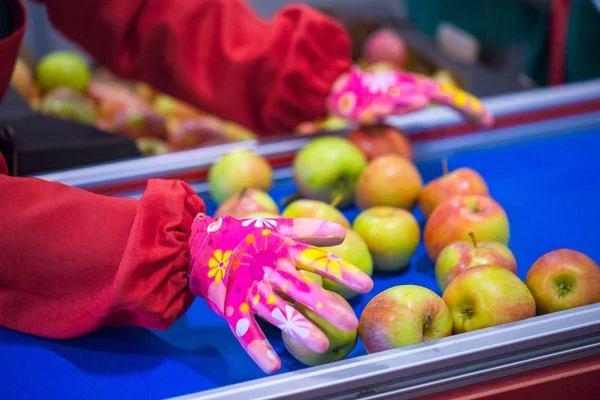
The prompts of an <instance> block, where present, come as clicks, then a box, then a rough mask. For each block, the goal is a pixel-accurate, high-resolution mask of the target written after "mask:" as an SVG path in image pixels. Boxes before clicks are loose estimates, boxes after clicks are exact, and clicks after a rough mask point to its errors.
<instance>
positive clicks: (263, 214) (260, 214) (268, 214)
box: [246, 211, 281, 219]
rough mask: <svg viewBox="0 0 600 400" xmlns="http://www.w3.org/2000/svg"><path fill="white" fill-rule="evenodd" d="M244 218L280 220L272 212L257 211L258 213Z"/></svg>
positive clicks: (278, 216)
mask: <svg viewBox="0 0 600 400" xmlns="http://www.w3.org/2000/svg"><path fill="white" fill-rule="evenodd" d="M246 218H270V219H272V218H281V216H280V215H279V214H276V213H274V212H268V211H259V212H255V213H250V214H248V215H246Z"/></svg>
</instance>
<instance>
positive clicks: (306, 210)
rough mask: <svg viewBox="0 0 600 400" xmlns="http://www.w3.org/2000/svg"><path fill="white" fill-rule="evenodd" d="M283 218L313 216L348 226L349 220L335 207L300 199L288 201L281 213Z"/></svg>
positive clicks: (316, 201)
mask: <svg viewBox="0 0 600 400" xmlns="http://www.w3.org/2000/svg"><path fill="white" fill-rule="evenodd" d="M281 215H282V216H283V217H285V218H315V219H322V220H325V221H331V222H335V223H336V224H339V225H341V226H343V227H344V228H350V222H348V220H347V219H346V217H345V216H344V214H342V213H341V212H340V211H339V210H338V209H337V208H335V207H333V206H331V205H330V204H327V203H325V202H322V201H318V200H308V199H300V200H296V201H294V202H292V203H290V204H289V205H288V206H287V207H286V208H285V209H284V210H283V212H282V213H281Z"/></svg>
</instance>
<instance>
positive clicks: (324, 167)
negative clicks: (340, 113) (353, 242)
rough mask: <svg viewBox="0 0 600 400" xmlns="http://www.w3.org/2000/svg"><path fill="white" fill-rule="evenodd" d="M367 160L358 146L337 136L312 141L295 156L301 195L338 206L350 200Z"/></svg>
mask: <svg viewBox="0 0 600 400" xmlns="http://www.w3.org/2000/svg"><path fill="white" fill-rule="evenodd" d="M366 166H367V160H366V158H365V156H364V155H363V154H362V152H361V151H360V149H358V147H356V146H354V145H353V144H352V143H350V142H349V141H347V140H346V139H343V138H340V137H334V136H332V137H322V138H318V139H315V140H313V141H311V142H310V143H309V144H308V145H306V146H305V147H304V148H303V149H302V150H300V152H298V154H297V156H296V159H295V160H294V179H295V181H296V184H297V185H298V190H299V192H300V194H301V195H302V196H303V197H306V198H309V199H314V200H321V201H325V202H328V203H329V202H331V201H333V200H334V199H336V198H341V199H342V200H341V202H340V206H342V207H343V206H346V205H349V204H351V203H352V199H353V198H354V193H355V191H356V184H357V182H358V179H359V177H360V174H361V173H362V172H363V170H364V169H365V168H366Z"/></svg>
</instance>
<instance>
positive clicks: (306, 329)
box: [253, 282, 329, 353]
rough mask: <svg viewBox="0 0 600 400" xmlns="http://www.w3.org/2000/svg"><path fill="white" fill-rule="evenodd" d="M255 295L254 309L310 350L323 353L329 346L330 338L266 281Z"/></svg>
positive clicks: (261, 283)
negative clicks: (277, 293)
mask: <svg viewBox="0 0 600 400" xmlns="http://www.w3.org/2000/svg"><path fill="white" fill-rule="evenodd" d="M258 286H259V287H260V289H259V290H258V291H259V293H257V294H256V295H255V296H254V299H253V302H254V303H255V305H254V310H255V311H256V312H257V314H258V315H260V316H261V317H263V318H264V319H265V320H267V321H268V322H269V323H271V324H273V325H275V326H276V327H278V328H279V329H281V331H282V332H285V333H286V334H288V335H290V336H292V337H293V338H294V339H296V341H298V342H300V343H302V344H303V345H304V346H306V347H308V348H309V349H310V350H312V351H315V352H317V353H323V352H324V351H325V350H327V348H328V347H329V339H327V336H325V334H323V332H321V330H320V329H319V328H317V327H316V326H315V325H314V324H313V323H312V322H310V321H309V320H308V319H306V317H305V316H304V315H302V314H301V313H300V312H299V311H298V310H296V309H295V308H294V307H292V306H291V305H290V304H288V303H287V302H286V301H285V300H283V299H282V298H281V297H279V296H278V295H276V294H275V292H274V291H273V289H271V288H270V287H269V286H268V285H267V284H266V283H265V282H260V283H259V285H258Z"/></svg>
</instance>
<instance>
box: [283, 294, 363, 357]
mask: <svg viewBox="0 0 600 400" xmlns="http://www.w3.org/2000/svg"><path fill="white" fill-rule="evenodd" d="M332 295H333V296H337V297H340V296H339V295H338V294H336V293H332ZM346 305H347V307H348V309H349V310H350V311H352V308H351V307H350V305H349V304H347V303H346ZM294 308H295V309H296V310H298V311H299V312H300V313H301V314H302V315H304V316H305V317H306V318H307V319H308V320H309V321H311V322H312V323H313V324H314V325H315V326H316V327H317V328H319V329H320V330H321V332H323V333H324V334H325V336H327V339H329V347H328V348H327V350H325V352H323V353H317V352H315V351H313V350H310V349H309V348H307V347H306V346H304V345H303V344H302V343H300V342H298V341H297V340H296V339H295V338H294V337H293V336H291V335H289V334H288V333H286V332H283V333H282V337H283V343H284V344H285V347H286V348H287V350H288V351H289V352H290V353H291V354H292V356H294V358H295V359H297V360H298V361H300V362H301V363H303V364H305V365H308V366H311V367H312V366H316V365H321V364H327V363H330V362H334V361H339V360H342V359H344V358H346V356H347V355H348V354H349V353H350V352H351V351H352V350H353V349H354V347H356V343H357V341H358V329H354V330H352V331H350V332H344V331H343V330H341V329H338V328H336V327H335V326H333V325H332V324H330V323H329V322H327V321H326V320H325V319H323V318H322V317H320V316H318V315H317V314H316V313H315V312H313V311H311V310H309V309H308V308H307V307H306V306H304V305H302V304H300V303H296V304H294ZM352 312H354V311H352Z"/></svg>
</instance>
